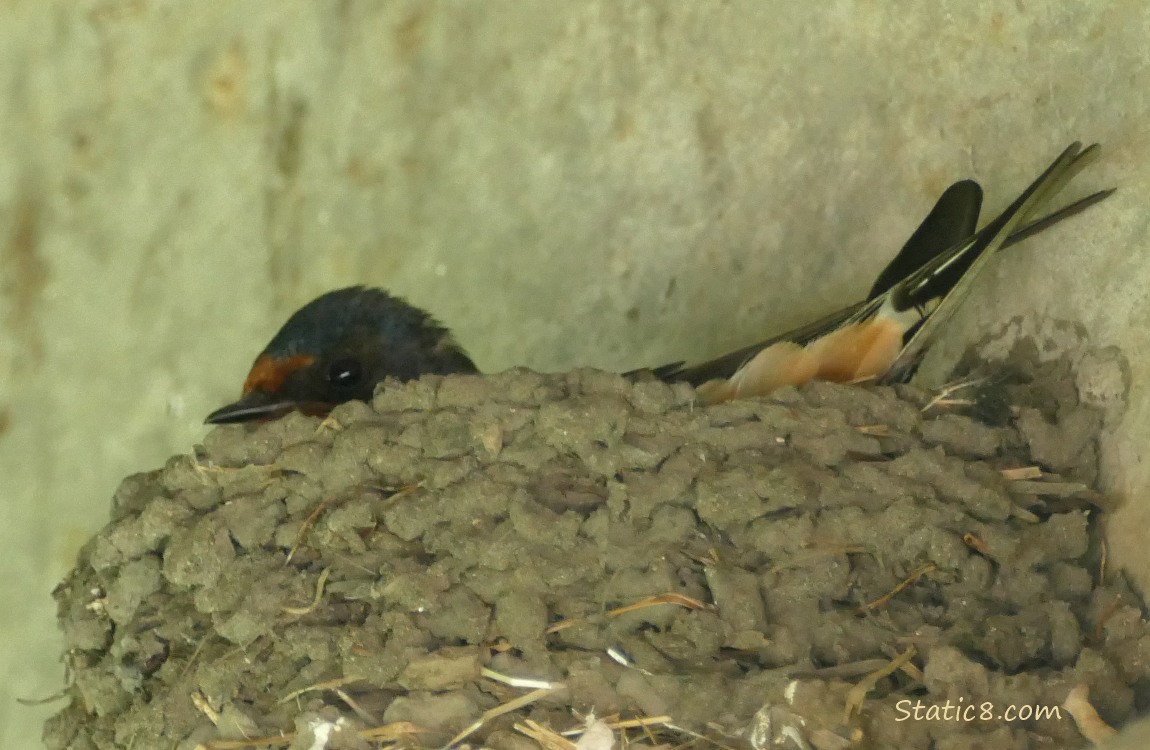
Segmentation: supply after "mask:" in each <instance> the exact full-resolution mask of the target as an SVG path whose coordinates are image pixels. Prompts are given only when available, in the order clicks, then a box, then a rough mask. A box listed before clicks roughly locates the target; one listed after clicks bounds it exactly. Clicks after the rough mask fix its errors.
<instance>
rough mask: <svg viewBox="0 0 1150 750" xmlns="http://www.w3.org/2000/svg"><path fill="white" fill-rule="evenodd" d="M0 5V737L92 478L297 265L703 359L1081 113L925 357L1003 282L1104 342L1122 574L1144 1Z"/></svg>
mask: <svg viewBox="0 0 1150 750" xmlns="http://www.w3.org/2000/svg"><path fill="white" fill-rule="evenodd" d="M0 18H3V21H2V22H0V92H2V93H0V326H2V331H3V333H2V335H0V373H2V375H0V495H2V497H3V502H4V508H5V514H6V519H7V522H6V523H5V524H3V525H2V527H0V544H2V546H3V548H4V549H5V550H6V553H5V554H4V555H3V560H4V562H5V567H6V569H5V570H4V572H3V575H2V576H0V600H2V601H3V602H5V605H6V606H4V607H3V608H2V609H0V633H2V638H0V643H2V644H3V645H2V646H0V673H2V674H4V675H5V679H4V680H3V681H0V745H2V746H4V747H33V746H35V744H36V742H37V741H38V740H37V739H36V738H38V735H39V727H38V724H39V721H40V720H41V719H42V718H43V717H44V716H45V715H47V714H48V713H49V712H50V711H51V710H52V709H51V707H47V708H27V707H23V706H20V705H18V704H16V703H14V698H16V697H23V698H36V697H42V696H45V695H47V694H50V693H52V692H54V691H55V690H57V689H59V688H60V686H61V684H62V669H61V667H60V665H59V664H58V661H57V657H58V650H59V646H58V641H57V638H56V636H55V635H54V632H55V631H54V627H55V626H54V623H53V611H52V606H51V603H50V600H49V598H48V592H49V590H50V589H51V587H52V586H53V584H54V583H55V581H57V580H58V579H59V578H60V577H61V576H62V575H63V573H64V571H65V570H66V569H67V567H68V565H69V562H70V560H71V558H72V556H73V554H74V551H75V549H76V548H77V546H78V545H79V544H80V543H82V541H83V540H84V539H85V538H86V537H87V535H88V534H90V533H91V532H92V531H93V530H95V529H96V528H98V527H99V526H100V525H101V524H102V523H103V522H104V520H105V518H106V515H107V506H108V501H109V497H110V495H111V493H112V491H113V489H114V488H115V486H116V484H117V482H118V480H119V479H120V478H121V477H122V476H124V475H125V474H128V473H130V472H134V471H139V470H144V469H147V468H150V467H154V466H156V465H157V464H159V463H161V462H162V461H164V460H165V459H166V458H167V456H169V455H170V454H172V453H175V452H186V451H188V450H189V448H190V447H191V446H192V445H193V444H194V443H195V442H196V441H197V440H198V439H200V437H201V436H202V435H203V434H204V428H203V427H201V425H200V421H201V420H202V418H203V416H204V415H205V414H206V413H207V412H208V411H209V410H211V409H212V408H214V407H216V406H219V405H221V404H222V403H224V402H225V401H226V400H227V399H229V398H230V397H232V396H234V395H235V394H236V392H237V391H238V388H239V384H240V382H241V381H242V378H243V376H244V374H245V372H246V369H247V366H248V365H249V363H250V361H251V359H252V358H253V357H254V355H255V353H256V352H257V351H258V350H259V349H260V348H261V347H262V346H263V344H264V343H265V342H266V340H267V339H268V338H269V337H270V335H271V334H272V333H273V332H274V330H275V329H276V328H277V327H278V326H279V324H280V323H281V322H282V321H283V319H284V318H285V317H286V315H287V314H288V313H289V312H291V311H292V310H293V309H295V308H296V307H297V306H298V305H300V304H301V303H303V302H305V301H307V300H308V299H310V298H311V297H313V296H315V295H317V294H319V293H321V292H323V291H326V290H328V289H330V288H333V287H336V286H339V285H346V284H351V283H369V284H377V285H381V286H384V287H386V288H388V289H390V290H392V291H395V292H398V293H400V294H403V295H405V296H407V297H409V298H410V299H411V300H412V301H413V302H415V303H417V304H419V305H421V306H424V307H426V308H428V309H430V310H432V311H433V312H434V313H435V314H436V315H437V316H439V317H440V318H441V319H442V320H443V321H444V322H445V323H446V324H448V325H449V326H451V327H452V328H453V329H454V330H455V331H456V333H457V337H458V339H459V340H460V341H461V342H462V343H463V344H464V345H465V346H466V348H467V349H468V350H469V351H470V352H471V353H472V355H473V356H474V358H475V360H476V362H477V363H478V364H479V365H480V366H481V367H482V368H484V369H488V370H497V369H500V368H503V367H507V366H509V365H513V364H524V365H528V366H531V367H535V368H539V369H544V370H554V369H563V368H568V367H571V366H574V365H595V366H600V367H605V368H630V367H635V366H639V365H644V364H654V363H660V362H662V361H664V360H668V359H679V358H694V357H700V356H703V355H706V354H712V353H718V352H720V351H721V350H723V349H724V348H725V347H728V346H732V345H738V344H743V343H746V342H748V341H749V340H751V339H753V338H754V337H756V336H758V335H761V334H763V333H768V332H772V331H775V330H778V329H782V328H784V327H786V326H788V325H791V324H795V323H799V322H803V321H804V320H806V319H807V318H809V317H811V316H813V315H817V314H820V313H823V312H826V311H827V310H829V309H831V308H833V307H834V306H836V304H837V303H841V302H844V301H852V300H853V299H855V298H857V297H858V296H859V295H861V294H862V292H863V291H864V290H865V288H866V287H867V286H868V285H869V282H870V277H871V276H872V275H873V274H874V273H875V272H876V271H877V269H878V268H880V267H881V266H882V265H883V263H884V262H885V260H886V259H887V258H888V256H889V255H890V253H892V252H893V251H894V250H895V249H896V248H897V247H898V246H899V245H900V244H901V242H902V241H903V240H904V239H905V237H906V236H907V234H908V233H909V231H910V230H911V229H912V228H913V227H914V225H915V224H916V223H917V221H918V220H919V219H920V218H921V216H922V215H923V214H924V212H925V211H926V210H927V209H928V208H929V206H930V205H931V203H932V201H933V199H934V197H935V196H936V195H937V193H938V192H939V191H940V190H941V189H942V188H944V187H945V186H946V185H947V184H948V183H949V182H951V181H953V180H955V179H958V178H961V177H967V176H970V177H974V178H976V179H979V180H980V181H982V182H983V184H984V185H985V187H986V188H987V204H988V207H989V208H991V209H996V208H998V207H1001V206H1002V205H1004V204H1005V203H1006V202H1008V201H1009V200H1010V199H1012V198H1013V197H1014V193H1015V192H1016V191H1018V190H1020V189H1021V188H1022V187H1023V186H1024V185H1025V183H1026V182H1027V181H1029V180H1030V179H1031V178H1032V177H1033V176H1035V175H1036V174H1037V172H1038V171H1039V170H1040V169H1041V168H1042V167H1044V166H1045V164H1046V163H1047V162H1048V160H1049V159H1051V158H1053V156H1054V155H1055V154H1057V152H1058V151H1059V150H1060V149H1061V148H1062V147H1063V146H1065V145H1066V144H1067V143H1068V142H1070V141H1071V140H1074V139H1076V138H1082V139H1086V140H1099V141H1102V142H1103V144H1104V145H1105V148H1106V153H1105V156H1104V159H1103V160H1102V162H1101V163H1100V164H1099V165H1097V166H1096V167H1095V168H1092V169H1091V170H1090V171H1089V172H1088V173H1087V174H1085V175H1084V176H1083V178H1082V179H1081V181H1080V184H1079V186H1078V187H1077V189H1078V190H1079V191H1080V192H1082V193H1084V192H1085V191H1086V190H1087V189H1096V188H1100V187H1105V186H1108V185H1111V184H1117V185H1119V186H1120V188H1121V190H1120V192H1119V193H1118V194H1117V195H1116V196H1115V197H1113V198H1111V199H1110V200H1109V201H1108V202H1107V203H1106V204H1104V205H1103V206H1101V207H1099V208H1097V209H1094V210H1092V211H1091V212H1090V214H1089V215H1087V216H1083V217H1080V218H1079V219H1076V220H1074V221H1073V222H1071V223H1068V224H1067V225H1065V226H1064V227H1062V228H1060V229H1057V230H1054V231H1051V232H1048V233H1047V234H1045V235H1043V236H1042V237H1041V238H1040V239H1037V240H1034V241H1031V242H1029V243H1027V245H1026V246H1024V247H1022V248H1019V249H1018V250H1017V251H1011V253H1009V254H1008V257H1004V258H1003V259H1002V261H1001V263H999V264H998V265H997V266H996V267H995V268H994V269H992V270H991V271H990V272H989V273H988V278H986V279H985V280H984V283H983V284H981V285H980V288H979V289H978V291H977V292H976V295H975V299H973V300H972V303H973V304H971V305H970V306H969V307H968V309H967V310H966V311H964V314H963V315H961V316H960V318H959V320H957V321H956V324H955V326H954V328H953V330H952V331H951V338H950V339H949V341H948V342H945V343H944V344H943V345H942V346H940V349H939V356H940V357H943V358H945V357H946V356H949V355H948V353H953V352H956V351H959V350H961V349H962V348H963V347H965V345H966V344H967V343H969V342H970V341H973V340H975V339H977V338H979V337H980V336H981V335H982V334H983V333H984V332H986V331H990V330H993V329H994V328H996V327H997V326H999V325H1000V323H1001V322H1002V321H1004V320H1009V319H1011V318H1013V317H1014V316H1023V317H1024V318H1025V319H1026V320H1030V321H1044V322H1043V323H1042V326H1045V328H1043V330H1055V329H1057V328H1058V327H1057V326H1054V327H1053V328H1052V327H1051V326H1052V325H1053V324H1052V323H1050V322H1049V321H1051V320H1053V321H1071V322H1073V323H1075V324H1080V326H1081V327H1080V329H1079V330H1080V331H1081V332H1082V336H1084V337H1086V338H1087V339H1088V340H1089V342H1090V343H1091V344H1092V345H1094V346H1109V345H1119V346H1121V347H1122V349H1123V351H1124V353H1125V354H1126V356H1127V357H1129V358H1130V361H1131V370H1130V375H1131V382H1132V387H1131V388H1130V389H1129V392H1128V393H1126V392H1124V391H1123V385H1124V384H1123V383H1122V382H1121V378H1119V381H1118V385H1117V386H1115V387H1117V389H1118V391H1119V392H1120V394H1119V395H1121V396H1122V397H1123V398H1125V399H1126V401H1128V404H1129V410H1128V412H1127V413H1126V415H1125V417H1124V419H1121V420H1120V421H1119V420H1118V419H1117V416H1115V418H1114V419H1113V420H1112V422H1111V425H1110V427H1111V432H1110V433H1109V434H1108V436H1107V439H1106V446H1105V448H1106V459H1107V464H1106V467H1107V470H1106V476H1105V483H1106V488H1107V489H1108V490H1110V491H1112V492H1113V493H1115V494H1116V495H1119V496H1121V497H1124V498H1125V499H1126V500H1127V501H1128V503H1129V505H1128V507H1127V508H1126V509H1124V510H1123V511H1122V513H1123V514H1124V515H1123V516H1122V518H1123V520H1124V522H1123V523H1121V524H1118V526H1119V527H1121V528H1120V529H1119V532H1122V533H1118V534H1116V535H1115V537H1114V540H1113V541H1114V547H1115V550H1114V552H1115V555H1116V556H1117V557H1118V559H1120V560H1124V561H1125V562H1126V563H1127V564H1128V565H1129V566H1130V567H1131V568H1132V569H1133V570H1134V571H1135V572H1136V574H1137V577H1138V578H1139V580H1140V581H1141V582H1142V583H1143V584H1144V585H1145V584H1147V583H1150V560H1148V559H1147V553H1146V551H1145V549H1144V548H1145V544H1144V541H1143V540H1144V537H1145V532H1144V531H1143V529H1144V528H1145V527H1146V523H1145V522H1146V518H1147V516H1148V515H1150V502H1147V499H1146V493H1145V492H1144V489H1145V488H1146V486H1147V480H1148V479H1150V462H1147V461H1146V460H1145V459H1146V452H1145V447H1144V446H1145V445H1146V444H1147V430H1148V429H1150V428H1148V425H1150V393H1148V392H1147V388H1146V386H1145V382H1146V375H1147V373H1150V347H1148V346H1147V333H1146V331H1147V330H1148V328H1150V321H1148V320H1147V318H1148V316H1150V305H1147V292H1146V291H1145V290H1146V289H1148V288H1150V278H1148V276H1150V261H1148V260H1147V252H1148V244H1150V242H1148V237H1147V235H1148V231H1150V228H1148V224H1147V216H1148V214H1147V213H1146V211H1145V208H1144V206H1145V196H1146V188H1147V182H1148V181H1150V164H1148V162H1147V154H1148V151H1150V136H1148V135H1147V130H1146V124H1145V123H1146V122H1147V115H1148V110H1150V107H1148V104H1147V94H1146V92H1147V91H1150V60H1148V59H1147V57H1146V55H1145V53H1144V50H1145V39H1146V38H1148V37H1150V6H1147V5H1146V4H1144V3H1139V2H1121V3H1110V4H1101V3H1098V4H1092V3H1061V4H1052V3H1016V2H1002V3H995V2H969V3H967V2H964V3H959V2H953V3H919V4H916V5H915V6H914V7H913V8H912V7H910V6H908V5H907V4H882V3H866V2H852V1H850V0H839V1H837V2H830V3H809V4H803V3H794V2H784V1H782V0H777V1H776V0H761V1H760V0H743V1H732V2H723V3H720V2H711V3H678V4H672V3H648V2H641V1H638V0H634V1H631V0H611V1H604V2H578V3H567V4H560V3H554V2H548V1H543V0H540V1H539V2H518V1H517V2H510V1H504V2H484V3H474V2H454V3H452V2H414V1H407V2H403V1H393V2H388V3H377V2H353V1H350V0H348V1H345V2H338V3H335V2H332V3H311V2H304V1H303V0H275V1H274V2H271V1H269V2H251V3H185V2H172V1H170V0H169V1H166V2H165V1H162V0H100V1H96V0H90V1H88V2H74V1H73V0H40V1H39V2H34V1H33V0H23V1H21V0H2V1H0ZM1035 325H1037V324H1035ZM1072 343H1073V342H1072ZM1074 345H1076V346H1077V345H1079V344H1074ZM936 368H939V369H938V371H941V368H942V365H936ZM1110 382H1111V384H1112V385H1113V383H1114V381H1113V378H1111V381H1110ZM1112 390H1113V388H1112ZM1107 394H1110V395H1108V396H1106V397H1107V398H1114V397H1115V396H1114V395H1113V394H1112V393H1111V392H1110V391H1107ZM1115 413H1116V412H1115Z"/></svg>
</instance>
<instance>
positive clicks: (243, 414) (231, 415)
mask: <svg viewBox="0 0 1150 750" xmlns="http://www.w3.org/2000/svg"><path fill="white" fill-rule="evenodd" d="M331 406H332V405H331V404H319V403H314V402H301V401H294V400H292V399H285V398H282V397H279V396H277V395H276V394H274V393H269V392H267V391H264V390H255V391H252V392H250V393H248V394H247V395H245V396H244V397H243V398H241V399H240V400H239V401H236V402H235V403H231V404H228V405H227V406H223V407H220V408H219V409H216V410H215V411H214V412H212V413H211V414H209V415H208V418H207V419H205V420H204V424H232V423H236V422H252V421H256V420H259V421H267V420H269V419H278V418H279V417H282V416H283V415H285V414H287V413H288V412H290V411H302V412H304V413H305V414H326V413H327V412H329V411H330V410H331Z"/></svg>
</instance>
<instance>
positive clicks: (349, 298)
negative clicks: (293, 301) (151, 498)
mask: <svg viewBox="0 0 1150 750" xmlns="http://www.w3.org/2000/svg"><path fill="white" fill-rule="evenodd" d="M476 372H478V369H477V368H476V367H475V364H474V363H473V362H472V361H471V358H470V357H468V356H467V353H466V352H464V351H463V349H462V348H461V347H460V346H459V344H458V343H456V341H455V339H454V337H453V336H452V335H451V332H450V331H449V330H448V329H447V328H445V327H444V326H443V325H441V324H440V323H439V321H437V320H436V319H435V318H434V317H432V316H431V315H430V314H428V313H426V312H424V311H423V310H420V309H419V308H418V307H415V306H414V305H411V304H408V303H407V302H406V301H405V300H403V299H401V298H399V297H395V296H392V295H390V294H388V293H387V292H385V291H384V290H382V289H376V288H372V287H366V286H352V287H347V288H345V289H337V290H335V291H332V292H328V293H327V294H324V295H321V296H320V297H317V298H316V299H314V300H312V301H311V302H309V303H307V304H306V305H304V306H303V307H301V308H300V309H299V310H297V311H296V312H295V313H293V314H292V316H291V317H290V318H288V319H287V322H286V323H284V324H283V327H282V328H280V330H279V332H278V333H276V335H275V336H274V337H272V340H271V341H270V342H268V345H267V346H266V347H264V349H263V351H262V352H260V353H259V356H257V357H256V360H255V362H253V363H252V367H251V370H250V371H249V372H248V375H247V378H245V379H244V385H243V390H242V393H241V396H240V398H239V400H238V401H235V402H233V403H231V404H228V405H227V406H224V407H221V408H219V409H216V410H215V411H213V412H212V413H211V414H209V415H208V417H207V419H205V420H204V421H205V423H206V424H225V423H230V422H248V421H252V420H268V419H274V418H276V417H280V416H282V415H284V414H287V413H288V412H291V411H300V412H303V413H305V414H310V415H315V416H324V415H326V414H327V413H328V412H330V411H331V409H332V408H334V407H335V406H336V405H338V404H341V403H344V402H345V401H370V400H371V396H372V393H373V392H374V391H375V386H376V385H377V384H378V383H381V382H382V381H383V380H384V379H385V378H389V377H393V378H398V379H399V380H401V381H408V380H414V379H416V378H418V377H420V376H422V375H428V374H432V373H434V374H437V375H451V374H456V373H476Z"/></svg>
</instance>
